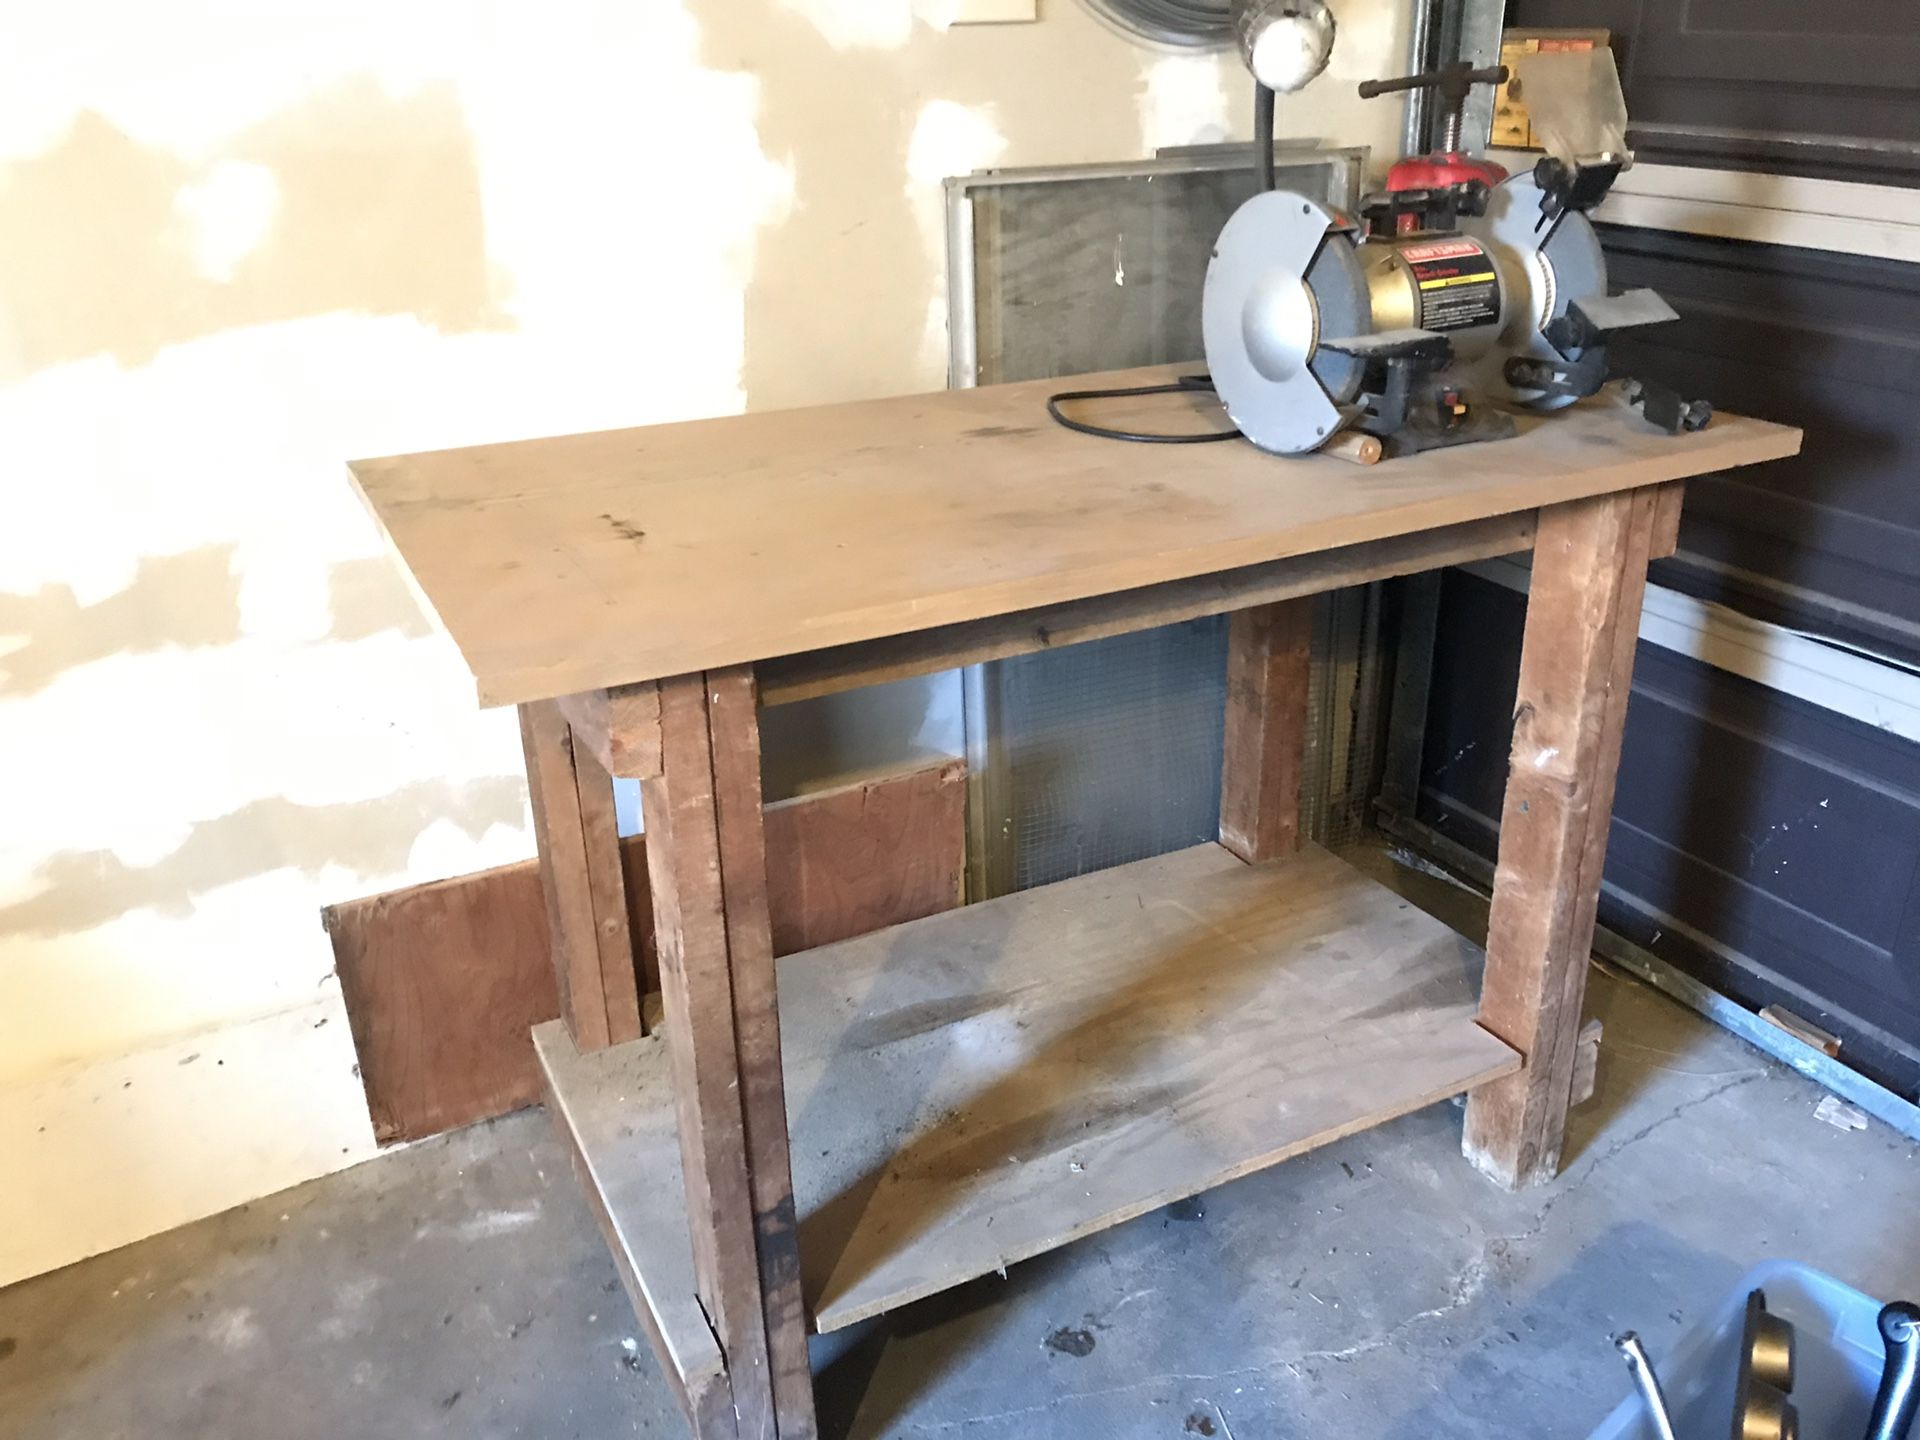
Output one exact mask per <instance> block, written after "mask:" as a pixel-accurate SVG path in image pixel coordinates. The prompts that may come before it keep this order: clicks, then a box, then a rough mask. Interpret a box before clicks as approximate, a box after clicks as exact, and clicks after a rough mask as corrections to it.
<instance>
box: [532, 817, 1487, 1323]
mask: <svg viewBox="0 0 1920 1440" xmlns="http://www.w3.org/2000/svg"><path fill="white" fill-rule="evenodd" d="M1479 963H1480V956H1479V951H1478V950H1477V949H1476V948H1475V947H1474V946H1472V945H1470V944H1468V943H1467V942H1465V941H1463V940H1461V939H1460V938H1459V937H1458V936H1456V935H1455V934H1454V933H1453V932H1452V931H1450V930H1448V929H1446V928H1445V927H1444V926H1442V925H1441V924H1439V922H1437V921H1435V920H1433V919H1431V918H1429V917H1428V916H1426V915H1425V914H1424V913H1422V912H1420V911H1418V910H1415V909H1413V908H1412V907H1411V906H1410V905H1408V904H1407V903H1406V902H1405V901H1403V900H1401V899H1400V898H1399V897H1398V896H1396V895H1394V894H1393V893H1392V892H1391V891H1388V890H1387V889H1385V888H1384V887H1382V886H1380V885H1378V884H1376V883H1375V882H1373V881H1371V880H1368V879H1366V878H1365V877H1363V876H1361V875H1360V874H1359V873H1358V872H1357V871H1355V870H1353V869H1352V868H1350V867H1349V866H1347V865H1346V864H1344V863H1343V862H1341V861H1339V860H1336V859H1334V858H1333V857H1332V856H1330V855H1328V854H1327V853H1326V852H1325V851H1322V850H1318V849H1309V850H1307V851H1305V852H1303V853H1302V854H1300V855H1298V856H1295V857H1292V858H1290V859H1287V860H1283V861H1276V862H1273V863H1270V864H1265V865H1258V866H1248V865H1243V864H1242V863H1240V862H1239V861H1238V860H1236V859H1234V858H1233V857H1232V856H1231V855H1229V854H1227V852H1226V851H1224V850H1222V849H1220V848H1219V847H1218V846H1213V845H1204V846H1200V847H1197V848H1195V849H1192V850H1186V851H1181V852H1178V853H1176V854H1173V855H1167V856H1162V857H1159V858H1157V859H1152V860H1143V861H1140V862H1138V863H1136V864H1132V865H1125V866H1121V867H1119V868H1117V869H1113V870H1107V871H1102V872H1100V873H1098V874H1094V875H1088V876H1083V877H1081V878H1080V879H1077V880H1070V881H1066V882H1064V883H1062V884H1059V885H1051V886H1047V887H1045V888H1044V889H1040V890H1032V891H1027V892H1025V893H1023V894H1020V895H1014V896H1008V897H1006V898H1004V899H1000V900H994V901H990V902H987V903H985V904H981V905H973V906H968V907H966V908H964V909H961V910H956V911H952V912H950V913H948V914H946V915H940V916H935V917H933V918H930V919H927V920H922V921H919V922H916V923H914V924H912V925H906V926H900V927H896V928H894V929H892V930H889V931H886V932H885V933H883V934H877V935H872V936H867V937H863V938H861V939H857V940H850V941H846V942H843V943H841V944H838V945H831V946H826V947H824V948H821V949H818V950H810V951H806V952H804V953H802V954H800V955H796V956H793V957H792V958H791V959H789V960H788V961H786V962H785V963H784V964H783V965H782V967H781V970H780V1004H781V1038H782V1042H783V1044H784V1046H785V1048H786V1060H787V1103H788V1109H789V1114H790V1119H791V1129H792V1134H793V1167H794V1189H795V1199H796V1203H797V1206H798V1209H799V1214H800V1217H801V1219H800V1226H801V1229H800V1253H801V1264H802V1266H803V1268H804V1271H805V1275H804V1283H805V1288H806V1294H807V1299H808V1305H809V1310H810V1312H811V1314H812V1316H813V1321H814V1324H815V1326H816V1328H818V1329H820V1330H823V1331H825V1330H833V1329H836V1328H839V1327H841V1326H844V1325H849V1324H852V1323H854V1322H855V1321H858V1320H861V1319H863V1318H865V1317H867V1316H870V1315H875V1314H879V1313H881V1312H883V1311H886V1310H891V1309H895V1308H897V1307H899V1306H901V1305H905V1304H907V1303H909V1302H911V1301H913V1300H917V1299H920V1298H922V1297H923V1296H926V1295H930V1294H933V1293H935V1292H936V1291H940V1290H944V1289H947V1288H949V1287H950V1286H954V1285H958V1284H960V1283H962V1282H963V1281H966V1280H969V1279H972V1278H974V1277H976V1276H979V1275H984V1274H988V1273H990V1272H991V1271H994V1270H996V1269H999V1268H1001V1267H1003V1266H1005V1265H1008V1264H1011V1263H1013V1262H1014V1261H1017V1260H1021V1259H1025V1258H1027V1257H1029V1256H1033V1255H1037V1254H1040V1253H1042V1252H1043V1251H1046V1250H1050V1249H1053V1248H1054V1247H1056V1246H1059V1245H1063V1244H1066V1243H1068V1242H1069V1241H1071V1240H1073V1239H1076V1238H1078V1237H1080V1236H1083V1235H1088V1234H1091V1233H1093V1232H1095V1231H1097V1230H1100V1229H1103V1228H1105V1227H1107V1226H1110V1225H1115V1224H1118V1223H1120V1222H1121V1221H1124V1220H1126V1219H1129V1218H1131V1217H1132V1216H1135V1215H1139V1214H1142V1213H1144V1212H1146V1211H1148V1210H1151V1209H1153V1208H1155V1207H1156V1206H1160V1205H1164V1204H1167V1203H1168V1202H1170V1201H1173V1200H1177V1199H1180V1198H1182V1197H1184V1196H1187V1195H1192V1194H1195V1193H1197V1192H1199V1191H1201V1190H1204V1189H1207V1188H1208V1187H1210V1186H1213V1185H1217V1184H1220V1183H1221V1182H1223V1181H1225V1180H1230V1179H1232V1178H1234V1177H1235V1176H1238V1175H1244V1174H1247V1173H1249V1172H1251V1171H1254V1170H1257V1169H1260V1168H1262V1167H1263V1166H1267V1165H1271V1164H1274V1163H1275V1162H1277V1161H1280V1160H1283V1159H1286V1158H1287V1157H1288V1156H1291V1155H1296V1154H1299V1153H1301V1152H1302V1151H1305V1150H1308V1149H1311V1148H1313V1147H1314V1146H1317V1145H1323V1144H1326V1143H1328V1142H1330V1141H1333V1140H1336V1139H1339V1138H1340V1137H1342V1136H1344V1135H1349V1134H1352V1133H1354V1132H1355V1131H1358V1130H1361V1129H1365V1128H1367V1127H1368V1126H1371V1125H1375V1124H1378V1123H1380V1122H1381V1121H1382V1120H1385V1119H1389V1118H1391V1117H1392V1116H1395V1115H1399V1114H1403V1113H1406V1112H1408V1111H1411V1110H1415V1109H1418V1108H1420V1107H1421V1106H1424V1105H1427V1104H1430V1103H1432V1102H1433V1101H1436V1100H1439V1099H1442V1098H1445V1097H1447V1096H1449V1095H1454V1094H1458V1093H1460V1092H1461V1091H1464V1090H1467V1089H1470V1088H1472V1087H1474V1086H1476V1085H1479V1084H1482V1083H1484V1082H1485V1081H1487V1080H1490V1079H1493V1078H1496V1077H1499V1076H1502V1075H1505V1074H1508V1073H1511V1072H1512V1071H1513V1070H1514V1069H1516V1068H1518V1064H1519V1061H1518V1059H1517V1057H1516V1056H1515V1055H1514V1054H1513V1052H1512V1051H1511V1050H1509V1049H1508V1048H1507V1047H1506V1046H1505V1045H1503V1044H1501V1043H1500V1042H1499V1041H1498V1040H1496V1039H1495V1038H1494V1037H1493V1036H1491V1035H1489V1034H1488V1033H1487V1032H1486V1031H1484V1030H1482V1029H1481V1028H1480V1027H1479V1026H1478V1025H1477V1024H1475V1023H1474V1018H1473V1015H1474V992H1475V981H1476V976H1477V973H1478V968H1479ZM606 1053H608V1054H611V1055H617V1056H621V1057H625V1058H623V1059H622V1060H620V1061H619V1062H618V1063H619V1064H622V1065H625V1066H628V1067H641V1068H643V1069H645V1074H646V1077H647V1078H646V1080H645V1086H644V1087H643V1086H642V1083H641V1078H640V1070H639V1069H635V1068H628V1069H625V1070H622V1071H621V1072H620V1075H621V1078H620V1081H619V1084H620V1087H621V1090H622V1093H623V1094H625V1095H626V1096H628V1098H629V1101H631V1100H632V1099H633V1098H634V1097H636V1096H639V1095H640V1094H641V1093H642V1091H643V1088H644V1093H645V1094H646V1095H648V1096H651V1097H652V1099H651V1100H650V1101H649V1102H648V1103H649V1104H652V1105H655V1106H658V1107H661V1108H662V1109H663V1112H664V1109H665V1107H667V1106H668V1105H669V1104H670V1101H669V1099H668V1098H666V1096H667V1090H666V1082H665V1072H666V1054H665V1050H664V1047H662V1046H660V1045H659V1044H658V1043H657V1042H655V1041H652V1040H647V1041H641V1042H639V1043H638V1044H636V1045H627V1046H617V1047H615V1049H614V1050H613V1051H610V1052H606ZM594 1058H595V1059H596V1060H597V1058H598V1057H594ZM604 1063H606V1064H613V1063H616V1062H612V1061H608V1062H604ZM582 1073H584V1072H582ZM562 1088H564V1087H562ZM561 1102H562V1105H563V1108H564V1109H565V1110H567V1111H568V1112H569V1113H570V1114H571V1113H574V1112H578V1113H580V1114H583V1115H584V1114H586V1113H588V1112H590V1111H592V1110H593V1109H594V1108H595V1107H596V1106H601V1105H605V1104H609V1103H611V1102H610V1101H608V1100H607V1099H606V1097H604V1096H602V1097H596V1096H593V1095H589V1094H585V1093H576V1094H563V1095H562V1097H561ZM642 1140H644V1141H645V1143H644V1144H642V1143H641V1141H642ZM582 1143H583V1145H586V1144H588V1143H589V1142H587V1141H586V1140H585V1139H584V1138H583V1139H582ZM592 1159H593V1163H594V1166H595V1169H596V1171H597V1173H598V1175H599V1177H600V1180H601V1182H602V1184H603V1185H604V1186H607V1187H610V1188H608V1189H606V1190H604V1191H603V1196H602V1198H603V1200H604V1202H605V1204H606V1206H607V1208H608V1209H609V1211H612V1212H615V1217H616V1218H615V1223H616V1228H618V1229H620V1230H622V1231H624V1232H635V1231H637V1230H638V1228H639V1226H638V1222H637V1221H635V1222H629V1221H627V1220H626V1219H624V1218H622V1217H621V1215H620V1214H619V1211H620V1206H621V1204H622V1203H623V1202H621V1201H620V1200H619V1198H618V1195H617V1194H615V1193H614V1192H615V1191H616V1190H617V1191H619V1192H620V1193H627V1192H628V1191H629V1190H630V1188H631V1186H632V1185H633V1184H635V1183H637V1177H639V1176H642V1175H644V1176H646V1177H647V1178H648V1180H649V1182H650V1183H651V1184H653V1185H656V1186H659V1187H665V1188H667V1189H669V1190H670V1191H672V1192H673V1193H674V1194H675V1195H677V1194H678V1192H679V1188H680V1187H679V1163H680V1162H679V1153H678V1147H677V1146H676V1145H675V1143H674V1140H673V1131H672V1122H671V1118H670V1116H668V1115H666V1114H664V1113H663V1114H662V1115H660V1116H657V1117H651V1118H649V1119H647V1120H645V1121H644V1122H643V1121H641V1120H639V1119H637V1118H636V1119H635V1120H634V1122H633V1133H632V1134H631V1135H629V1136H627V1137H626V1138H624V1139H623V1140H622V1141H621V1144H620V1148H619V1153H618V1154H617V1155H608V1156H605V1157H602V1156H600V1155H597V1154H596V1155H594V1156H593V1157H592ZM656 1199H657V1197H655V1196H654V1195H652V1193H651V1192H649V1194H648V1196H647V1197H646V1200H645V1203H646V1204H648V1205H654V1204H655V1201H656ZM652 1213H653V1212H652V1211H651V1210H649V1211H648V1212H647V1214H649V1215H651V1214H652ZM632 1243H634V1244H635V1245H637V1246H639V1247H640V1250H637V1251H636V1252H635V1253H634V1254H633V1255H632V1256H630V1257H629V1263H631V1264H633V1265H634V1266H636V1267H637V1268H640V1269H645V1268H646V1267H647V1266H649V1265H651V1266H654V1267H656V1269H657V1270H658V1272H659V1275H660V1276H661V1277H662V1278H661V1280H660V1284H661V1285H662V1286H667V1285H669V1284H677V1283H681V1282H680V1281H679V1280H678V1279H677V1278H676V1279H671V1280H669V1279H668V1278H666V1277H669V1276H671V1277H678V1276H681V1275H682V1274H685V1275H689V1276H690V1275H691V1260H690V1259H689V1258H688V1255H687V1245H688V1242H687V1237H686V1230H685V1226H684V1225H680V1226H679V1227H678V1228H677V1229H676V1230H670V1231H669V1232H667V1233H666V1234H665V1235H662V1234H660V1233H658V1232H656V1231H649V1232H648V1233H647V1234H646V1235H645V1236H644V1237H643V1238H641V1239H638V1240H635V1241H634V1242H632ZM668 1245H670V1246H671V1247H672V1253H671V1254H670V1255H669V1254H667V1253H665V1250H664V1249H663V1248H662V1247H663V1246H668ZM642 1251H643V1252H644V1253H641V1252H642ZM687 1283H690V1282H687ZM653 1288H655V1287H654V1285H653V1276H651V1275H650V1276H649V1289H650V1290H651V1289H653Z"/></svg>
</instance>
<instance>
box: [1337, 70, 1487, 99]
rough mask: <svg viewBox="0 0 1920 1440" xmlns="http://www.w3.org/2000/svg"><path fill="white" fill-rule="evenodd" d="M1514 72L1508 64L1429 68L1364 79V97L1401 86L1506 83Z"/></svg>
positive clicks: (1430, 87)
mask: <svg viewBox="0 0 1920 1440" xmlns="http://www.w3.org/2000/svg"><path fill="white" fill-rule="evenodd" d="M1511 73H1512V72H1510V71H1509V70H1508V69H1507V67H1506V66H1504V65H1492V66H1489V67H1487V68H1486V69H1484V70H1466V71H1460V70H1451V71H1449V70H1429V71H1426V72H1425V73H1423V74H1419V75H1401V76H1397V77H1396V78H1394V79H1392V80H1362V81H1361V82H1360V98H1361V99H1362V100H1371V99H1373V98H1374V97H1375V96H1376V95H1391V94H1393V93H1394V92H1395V91H1397V90H1446V89H1452V88H1454V87H1458V88H1459V89H1460V90H1461V91H1463V92H1464V91H1465V89H1466V87H1467V86H1469V85H1504V84H1506V83H1507V79H1508V77H1509V76H1510V74H1511Z"/></svg>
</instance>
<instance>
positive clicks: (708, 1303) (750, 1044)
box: [642, 668, 815, 1440]
mask: <svg viewBox="0 0 1920 1440" xmlns="http://www.w3.org/2000/svg"><path fill="white" fill-rule="evenodd" d="M660 727H661V773H660V775H659V776H658V777H656V778H654V779H651V780H648V781H645V782H643V786H642V805H643V807H644V818H645V822H646V834H647V869H648V875H649V877H650V879H651V882H652V890H653V904H654V916H655V928H656V941H657V948H658V950H659V959H660V982H661V999H662V1002H663V1007H664V1015H663V1019H662V1024H663V1026H664V1029H665V1031H666V1039H667V1044H668V1047H669V1052H670V1055H671V1059H672V1067H673V1079H674V1096H675V1103H676V1107H677V1110H678V1121H679V1128H680V1144H681V1154H682V1163H683V1168H684V1170H685V1173H686V1188H687V1219H688V1225H689V1228H690V1230H691V1233H692V1240H693V1258H694V1277H695V1285H696V1287H697V1289H698V1292H699V1298H700V1301H701V1304H702V1305H703V1306H704V1307H705V1309H706V1312H707V1317H708V1319H709V1321H711V1323H712V1324H713V1327H714V1331H715V1334H716V1335H717V1336H718V1338H719V1341H720V1346H721V1350H722V1352H723V1353H724V1354H725V1356H726V1361H727V1368H728V1374H729V1379H730V1382H731V1385H732V1389H733V1407H734V1414H735V1417H736V1421H737V1425H738V1433H739V1437H740V1440H774V1437H776V1436H777V1437H778V1440H812V1437H813V1435H814V1433H815V1427H814V1417H813V1387H812V1378H811V1375H810V1373H809V1371H808V1367H807V1343H806V1318H805V1314H804V1310H803V1303H802V1299H801V1294H800V1258H799V1249H798V1243H797V1236H796V1228H795V1224H794V1207H793V1186H792V1179H791V1176H792V1164H791V1160H790V1157H789V1155H788V1148H787V1125H786V1096H785V1085H784V1081H783V1078H782V1073H781V1059H780V1032H779V1011H778V1007H777V1002H776V996H775V991H774V976H773V944H772V937H771V933H770V930H769V925H768V918H767V899H766V844H765V838H764V833H763V830H762V823H761V809H760V743H759V722H758V717H757V709H756V703H755V698H754V693H753V680H752V675H751V672H750V671H748V670H746V669H744V668H741V669H735V670H729V671H720V672H713V673H711V674H708V675H704V676H702V675H690V676H682V677H679V678H677V679H674V680H670V681H664V682H662V684H661V687H660Z"/></svg>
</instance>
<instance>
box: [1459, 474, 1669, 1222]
mask: <svg viewBox="0 0 1920 1440" xmlns="http://www.w3.org/2000/svg"><path fill="white" fill-rule="evenodd" d="M1659 505H1660V500H1659V497H1658V495H1657V494H1656V492H1654V491H1652V490H1639V491H1632V492H1628V493H1625V494H1619V495H1611V496H1604V497H1601V498H1599V499H1594V500H1581V501H1574V502H1571V503H1569V504H1564V505H1558V506H1554V507H1553V508H1551V509H1548V510H1543V511H1542V512H1541V515H1540V529H1539V534H1538V538H1537V540H1536V542H1535V545H1534V552H1533V581H1532V587H1531V591H1530V595H1529V598H1528V601H1527V628H1526V640H1525V644H1524V646H1523V648H1522V651H1521V658H1520V688H1519V695H1518V699H1517V702H1516V705H1515V709H1514V722H1513V755H1512V760H1511V765H1510V769H1509V773H1508V779H1507V794H1506V801H1505V806H1504V811H1503V814H1502V817H1501V821H1500V859H1499V866H1498V868H1497V870H1496V872H1495V878H1494V889H1493V908H1492V912H1491V915H1490V918H1489V924H1488V932H1487V969H1486V978H1485V980H1484V982H1483V986H1482V990H1481V996H1480V1023H1481V1024H1482V1025H1484V1026H1485V1027H1486V1028H1487V1029H1488V1030H1491V1031H1492V1032H1493V1033H1494V1034H1495V1035H1498V1036H1499V1037H1500V1038H1501V1039H1502V1040H1504V1041H1506V1042H1507V1044H1509V1045H1511V1046H1512V1047H1513V1048H1514V1049H1515V1050H1517V1051H1519V1052H1520V1054H1521V1056H1522V1058H1523V1060H1524V1061H1525V1064H1524V1066H1523V1067H1522V1069H1521V1070H1520V1071H1519V1073H1518V1074H1515V1075H1512V1076H1509V1077H1507V1078H1506V1079H1503V1080H1497V1081H1494V1082H1493V1083H1492V1084H1490V1085H1485V1086H1482V1087H1481V1088H1480V1089H1478V1090H1475V1091H1474V1092H1473V1094H1472V1095H1471V1097H1470V1098H1469V1099H1468V1102H1467V1122H1466V1140H1465V1149H1466V1153H1467V1156H1468V1158H1469V1159H1471V1160H1472V1161H1473V1163H1474V1164H1475V1165H1476V1166H1478V1167H1479V1168H1480V1169H1481V1170H1482V1171H1484V1172H1485V1173H1486V1174H1487V1175H1489V1176H1491V1177H1492V1178H1493V1179H1495V1180H1497V1181H1499V1182H1500V1183H1501V1184H1503V1185H1506V1186H1508V1187H1509V1188H1517V1187H1519V1186H1522V1185H1527V1184H1532V1183H1536V1182H1539V1181H1543V1180H1549V1179H1551V1178H1553V1176H1554V1175H1555V1174H1557V1173H1558V1171H1559V1168H1560V1150H1561V1144H1562V1142H1563V1140H1564V1138H1565V1134H1566V1125H1567V1110H1568V1107H1569V1105H1570V1104H1571V1102H1572V1095H1573V1086H1574V1070H1575V1057H1576V1052H1577V1050H1578V1046H1579V1037H1580V1018H1581V1017H1580V1006H1581V1000H1582V998H1583V996H1584V994H1585V991H1586V977H1587V961H1588V957H1589V954H1590V952H1591V950H1592V948H1593V927H1594V917H1595V914H1596V911H1597V910H1598V907H1599V901H1600V871H1601V864H1602V862H1603V861H1604V859H1605V858H1606V849H1607V829H1608V825H1609V822H1610V821H1611V819H1612V814H1613V794H1614V781H1615V772H1616V770H1617V768H1618V766H1619V763H1620V738H1621V734H1622V732H1623V731H1624V729H1625V726H1626V717H1627V697H1628V694H1629V692H1630V691H1631V689H1632V684H1633V658H1634V646H1635V644H1636V642H1637V640H1638V638H1639V630H1640V607H1641V602H1642V600H1643V598H1644V597H1645V593H1646V580H1647V557H1648V552H1649V548H1650V544H1651V542H1652V538H1653V531H1654V527H1655V522H1656V519H1657V518H1658V511H1659Z"/></svg>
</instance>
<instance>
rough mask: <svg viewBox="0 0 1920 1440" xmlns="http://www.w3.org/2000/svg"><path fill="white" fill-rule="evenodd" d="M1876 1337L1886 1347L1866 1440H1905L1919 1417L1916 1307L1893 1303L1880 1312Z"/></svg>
mask: <svg viewBox="0 0 1920 1440" xmlns="http://www.w3.org/2000/svg"><path fill="white" fill-rule="evenodd" d="M1880 1338H1881V1340H1882V1341H1883V1342H1885V1344H1886V1347H1887V1365H1886V1369H1885V1370H1883V1371H1881V1373H1880V1393H1879V1394H1878V1395H1876V1396H1875V1397H1874V1401H1873V1417H1872V1418H1871V1419H1870V1420H1868V1422H1867V1440H1907V1432H1908V1431H1910V1430H1912V1429H1913V1421H1914V1416H1915V1415H1916V1414H1920V1305H1913V1304H1910V1303H1908V1302H1907V1301H1904V1300H1896V1301H1894V1303H1893V1304H1891V1305H1889V1306H1887V1307H1886V1308H1885V1309H1883V1310H1882V1311H1881V1312H1880Z"/></svg>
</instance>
